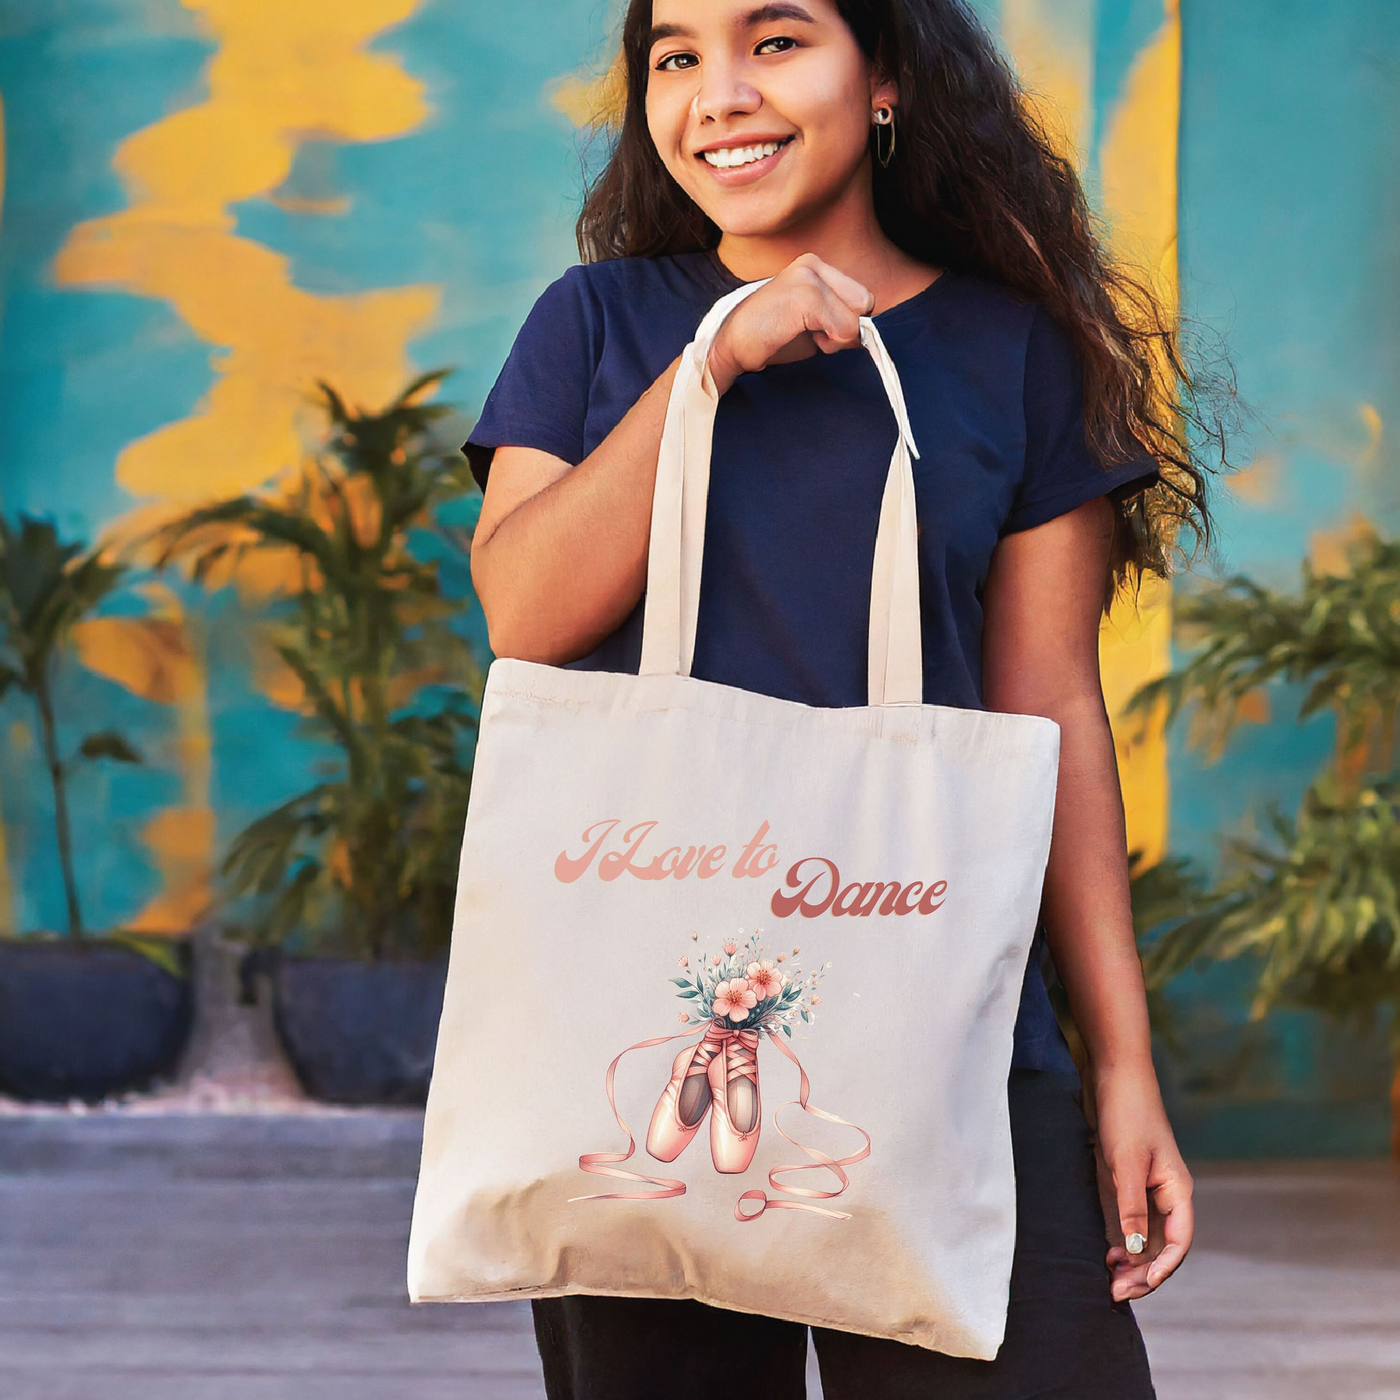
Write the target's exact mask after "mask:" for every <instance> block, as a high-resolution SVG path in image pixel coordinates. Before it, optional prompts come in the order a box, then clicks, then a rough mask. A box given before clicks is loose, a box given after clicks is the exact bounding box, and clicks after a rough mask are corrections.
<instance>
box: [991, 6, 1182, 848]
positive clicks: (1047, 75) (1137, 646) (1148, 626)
mask: <svg viewBox="0 0 1400 1400" xmlns="http://www.w3.org/2000/svg"><path fill="white" fill-rule="evenodd" d="M1094 18H1095V6H1094V4H1093V0H1005V3H1004V5H1003V14H1002V31H1003V39H1004V41H1005V43H1006V46H1007V49H1008V51H1009V53H1010V54H1011V57H1012V60H1013V62H1014V63H1015V65H1016V68H1017V71H1018V73H1020V75H1021V77H1022V80H1023V81H1024V82H1025V83H1026V84H1027V85H1028V86H1029V87H1030V88H1031V90H1032V93H1033V95H1034V101H1035V105H1036V109H1037V112H1038V113H1039V114H1040V115H1041V116H1042V118H1043V120H1044V121H1045V124H1046V127H1047V129H1048V130H1049V131H1050V132H1051V133H1052V135H1058V136H1059V138H1060V139H1061V141H1062V142H1063V143H1064V145H1065V146H1066V147H1067V153H1068V154H1070V155H1072V156H1073V157H1075V158H1076V159H1078V160H1079V161H1080V162H1081V165H1082V161H1083V153H1084V152H1086V151H1087V150H1088V149H1089V146H1090V136H1091V133H1092V122H1093V116H1094V112H1093V81H1094V62H1093V46H1094ZM1180 107H1181V17H1180V13H1179V11H1178V8H1177V4H1176V0H1164V6H1163V19H1162V24H1161V26H1160V27H1159V29H1158V31H1157V32H1156V34H1154V36H1153V37H1152V39H1151V40H1150V41H1149V42H1148V43H1147V44H1146V45H1145V46H1144V47H1143V49H1142V51H1141V52H1140V53H1139V54H1138V56H1137V58H1136V60H1135V61H1134V63H1133V65H1132V67H1131V69H1130V71H1129V73H1128V76H1127V79H1126V81H1125V83H1124V86H1123V91H1122V95H1121V96H1120V98H1119V99H1118V101H1117V102H1116V103H1115V105H1114V108H1113V110H1112V112H1111V113H1110V114H1109V117H1108V121H1107V123H1106V131H1105V136H1104V140H1103V143H1102V147H1101V150H1100V174H1101V177H1102V182H1103V206H1102V211H1101V212H1102V213H1103V215H1104V217H1105V219H1106V221H1107V223H1108V225H1109V227H1110V229H1111V232H1112V237H1113V243H1114V248H1115V250H1116V251H1117V252H1118V253H1119V254H1120V255H1121V256H1124V257H1126V258H1128V259H1129V260H1130V261H1132V262H1134V263H1136V264H1138V265H1139V266H1141V267H1142V268H1144V270H1146V271H1147V273H1148V274H1149V275H1150V276H1151V277H1152V278H1153V279H1154V282H1155V284H1156V287H1157V290H1158V292H1159V293H1160V294H1161V295H1162V296H1163V297H1164V299H1165V300H1166V302H1167V304H1168V306H1169V308H1171V309H1173V310H1174V309H1175V307H1176V305H1177V298H1178V289H1177V266H1176V249H1177V244H1176V236H1177V158H1178V130H1179V125H1180ZM1057 113H1058V115H1056V114H1057ZM1170 643H1171V590H1170V588H1169V587H1168V586H1167V585H1166V584H1162V583H1156V582H1152V583H1149V584H1148V585H1146V586H1145V587H1144V588H1143V590H1142V593H1141V596H1140V598H1139V600H1138V605H1137V607H1136V608H1135V607H1134V606H1133V605H1132V604H1131V603H1129V602H1126V601H1124V602H1120V603H1119V604H1118V605H1116V606H1115V607H1114V609H1113V612H1112V614H1111V616H1110V617H1109V618H1107V619H1106V620H1105V622H1104V626H1103V630H1102V632H1101V634H1100V648H1099V653H1100V666H1101V668H1102V672H1103V686H1104V699H1105V701H1106V703H1107V705H1108V710H1109V715H1110V717H1111V719H1112V722H1113V732H1114V743H1115V747H1116V749H1117V752H1118V762H1119V772H1120V776H1121V779H1122V784H1123V803H1124V808H1125V811H1126V815H1127V823H1128V844H1129V849H1130V850H1134V851H1142V852H1143V854H1144V856H1145V858H1146V860H1147V861H1148V862H1149V863H1153V862H1155V861H1158V860H1160V859H1161V858H1162V856H1163V855H1165V853H1166V849H1167V839H1168V819H1169V804H1170V790H1169V782H1168V768H1167V759H1168V753H1167V740H1166V734H1165V730H1164V727H1163V725H1162V723H1161V721H1160V720H1159V719H1154V720H1152V721H1151V722H1148V723H1146V724H1144V723H1142V722H1141V721H1138V720H1128V719H1127V718H1126V716H1125V715H1124V713H1123V710H1124V706H1125V705H1126V703H1127V700H1128V698H1129V697H1130V696H1131V695H1132V694H1133V693H1134V692H1135V691H1136V690H1137V689H1138V687H1139V686H1141V685H1142V684H1143V683H1144V682H1146V681H1148V680H1150V679H1152V678H1153V677H1155V676H1158V675H1161V674H1163V672H1165V671H1166V670H1167V669H1168V668H1169V666H1170V664H1171V645H1170Z"/></svg>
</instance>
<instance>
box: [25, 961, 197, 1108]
mask: <svg viewBox="0 0 1400 1400" xmlns="http://www.w3.org/2000/svg"><path fill="white" fill-rule="evenodd" d="M193 1009H194V1003H193V997H192V996H191V992H190V981H189V978H188V977H175V976H173V975H172V974H171V973H169V972H167V971H166V970H165V969H164V968H161V967H157V966H156V964H155V963H153V962H152V961H151V960H150V959H149V958H145V957H142V956H141V954H140V953H136V952H133V951H132V950H131V949H130V948H124V947H122V946H121V945H120V944H116V943H103V942H90V943H88V944H87V945H86V947H85V948H83V949H78V948H76V947H75V946H74V945H73V944H72V943H69V942H57V941H50V940H48V939H43V940H40V939H0V1089H3V1090H4V1091H5V1092H6V1093H8V1094H13V1095H14V1096H16V1097H17V1098H22V1099H44V1100H49V1101H56V1102H67V1101H68V1100H69V1099H86V1100H87V1101H89V1102H95V1101H96V1100H98V1099H103V1098H106V1097H107V1095H109V1094H115V1093H120V1092H122V1091H123V1090H127V1089H140V1088H144V1087H145V1086H146V1085H147V1084H149V1083H150V1081H151V1080H152V1079H154V1078H155V1077H156V1076H157V1075H159V1074H162V1073H164V1072H165V1071H166V1070H169V1069H170V1068H171V1067H172V1066H173V1065H174V1063H175V1060H176V1058H177V1057H178V1055H179V1053H180V1051H181V1049H182V1048H183V1046H184V1044H185V1040H186V1039H187V1037H188V1036H189V1030H190V1021H191V1019H192V1013H193Z"/></svg>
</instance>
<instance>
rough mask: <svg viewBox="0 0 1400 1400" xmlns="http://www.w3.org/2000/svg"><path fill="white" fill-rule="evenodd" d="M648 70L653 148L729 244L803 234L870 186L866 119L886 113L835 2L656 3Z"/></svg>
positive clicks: (884, 95) (886, 99) (883, 94)
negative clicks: (879, 110) (857, 187)
mask: <svg viewBox="0 0 1400 1400" xmlns="http://www.w3.org/2000/svg"><path fill="white" fill-rule="evenodd" d="M648 62H649V72H648V74H647V125H648V127H649V128H650V131H651V138H652V140H653V141H654V142H655V143H656V149H657V151H658V152H659V153H660V155H661V159H662V160H663V161H664V162H665V163H666V168H667V170H669V171H670V172H671V174H672V176H673V177H674V178H675V180H676V182H677V183H678V184H679V185H680V187H681V188H682V189H683V190H684V191H685V192H686V194H688V195H689V196H690V197H691V199H693V200H694V201H695V203H696V204H698V205H699V206H700V208H701V209H702V210H703V211H704V212H705V213H706V214H707V215H709V217H710V218H711V219H712V220H714V222H715V223H716V224H717V225H719V227H720V229H721V230H722V231H723V232H724V233H726V234H729V235H732V236H735V237H742V238H752V237H762V236H764V235H771V234H781V233H786V232H789V231H791V230H793V229H796V228H799V227H801V226H802V225H803V224H804V223H806V222H807V221H808V220H810V219H812V218H813V217H815V216H819V215H820V214H821V213H822V212H823V211H825V210H826V209H829V208H830V207H832V206H833V205H835V204H836V203H837V202H838V201H839V200H840V199H841V198H842V197H843V196H844V195H846V194H848V193H849V191H850V190H851V188H852V185H853V182H854V181H855V180H856V179H857V177H858V176H860V177H861V178H862V179H863V180H864V179H867V178H868V177H866V175H865V173H864V172H865V162H866V161H867V159H868V151H869V145H868V142H869V139H870V125H871V119H872V113H873V111H874V109H875V108H876V107H877V106H882V105H883V106H889V107H890V108H893V106H894V89H893V86H892V85H891V84H889V83H884V82H878V81H876V80H875V79H874V78H873V77H872V73H871V67H870V64H869V62H868V61H867V59H866V57H865V55H864V54H863V53H862V52H861V50H860V46H859V45H858V44H857V43H856V40H855V36H854V35H853V34H852V33H851V31H850V30H849V29H848V28H847V27H846V24H845V21H844V20H842V18H841V16H840V14H839V13H838V11H837V9H836V5H835V3H834V0H779V3H769V4H762V3H759V0H653V3H652V35H651V45H650V52H649V60H648ZM866 188H867V189H868V185H867V186H866Z"/></svg>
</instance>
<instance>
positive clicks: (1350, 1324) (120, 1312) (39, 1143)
mask: <svg viewBox="0 0 1400 1400" xmlns="http://www.w3.org/2000/svg"><path fill="white" fill-rule="evenodd" d="M417 1137H418V1120H417V1118H416V1117H415V1116H414V1115H412V1114H394V1113H382V1114H374V1113H371V1114H346V1115H324V1116H315V1117H305V1116H303V1117H294V1116H289V1117H272V1116H263V1117H230V1116H226V1115H225V1116H220V1115H208V1116H201V1117H192V1116H179V1115H165V1116H160V1117H153V1116H146V1117H143V1116H139V1115H132V1114H100V1115H91V1116H87V1117H76V1118H75V1117H69V1116H63V1115H54V1116H28V1115H25V1116H15V1117H0V1397H3V1400H400V1397H407V1396H412V1397H413V1400H447V1397H452V1400H542V1394H543V1392H542V1388H541V1386H540V1382H539V1377H538V1373H537V1370H536V1365H535V1361H534V1354H533V1348H532V1345H531V1338H530V1333H529V1314H528V1312H527V1310H526V1309H525V1308H523V1307H516V1306H499V1307H497V1306H492V1307H455V1306H445V1307H422V1308H410V1307H409V1306H408V1304H407V1302H406V1301H405V1298H404V1287H403V1255H404V1242H405V1237H406V1231H407V1222H408V1212H409V1207H410V1203H411V1199H412V1177H413V1173H414V1171H415V1169H416V1166H417ZM1201 1175H1202V1180H1201V1187H1200V1206H1201V1229H1200V1236H1199V1238H1200V1243H1199V1245H1198V1247H1197V1252H1196V1253H1195V1254H1193V1256H1192V1258H1191V1260H1190V1261H1189V1263H1188V1265H1187V1269H1186V1271H1185V1272H1184V1273H1183V1275H1182V1276H1181V1277H1180V1278H1179V1279H1177V1280H1175V1281H1174V1283H1173V1285H1172V1286H1170V1287H1169V1288H1167V1289H1164V1290H1163V1292H1162V1294H1161V1295H1160V1296H1158V1297H1157V1298H1154V1299H1151V1300H1149V1301H1148V1302H1147V1303H1146V1304H1144V1305H1142V1306H1141V1307H1140V1312H1139V1315H1140V1317H1141V1318H1142V1322H1143V1326H1144V1329H1145V1330H1146V1332H1147V1333H1148V1341H1149V1345H1150V1347H1151V1349H1152V1353H1153V1357H1154V1361H1155V1365H1156V1370H1157V1377H1158V1390H1159V1394H1160V1396H1161V1400H1265V1397H1268V1400H1400V1174H1397V1173H1396V1172H1395V1171H1394V1170H1393V1169H1391V1168H1390V1167H1389V1166H1388V1165H1387V1164H1384V1163H1356V1164H1343V1163H1331V1164H1322V1165H1317V1166H1293V1165H1289V1166H1272V1167H1266V1168H1258V1167H1255V1168H1250V1169H1239V1168H1234V1169H1226V1168H1215V1169H1212V1170H1206V1171H1204V1172H1202V1174H1201ZM813 1394H814V1395H815V1394H817V1391H816V1388H815V1387H814V1388H813ZM658 1400H664V1397H662V1396H660V1394H658Z"/></svg>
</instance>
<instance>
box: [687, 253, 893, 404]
mask: <svg viewBox="0 0 1400 1400" xmlns="http://www.w3.org/2000/svg"><path fill="white" fill-rule="evenodd" d="M874 303H875V298H874V297H873V295H872V294H871V293H870V291H869V289H868V288H866V287H863V286H862V285H861V284H860V283H859V282H857V281H856V280H855V278H853V277H848V276H847V275H846V274H845V273H844V272H841V271H839V270H838V269H836V268H834V267H832V266H830V264H828V263H824V262H822V260H821V259H820V258H818V257H816V256H815V255H813V254H811V253H804V254H802V256H801V257H798V258H794V259H793V261H792V262H791V263H789V264H788V265H787V267H785V268H784V269H783V270H782V271H781V272H780V273H778V275H777V276H776V277H774V278H773V280H772V281H771V282H770V283H769V284H768V285H767V286H765V287H762V288H760V289H759V290H758V291H757V292H755V293H754V295H753V296H751V297H750V298H749V299H748V300H747V301H746V302H744V303H743V305H741V306H739V307H737V308H736V309H735V311H734V313H733V315H732V316H730V317H729V318H728V320H726V321H725V323H724V325H723V326H721V327H720V330H719V334H718V335H717V336H716V337H715V342H714V345H713V347H712V348H711V351H710V369H711V372H712V374H713V375H714V378H715V384H716V386H717V387H718V389H719V391H720V392H721V393H724V392H725V391H726V390H727V389H728V388H729V385H730V384H731V383H732V382H733V381H734V379H735V378H736V377H737V376H738V375H740V374H743V373H745V372H746V371H751V370H760V369H763V368H764V367H765V366H766V365H772V364H786V363H789V362H791V361H793V360H801V359H805V358H807V356H809V355H812V354H814V353H816V352H817V351H821V352H822V353H824V354H828V355H829V354H832V353H833V352H835V351H837V350H848V349H851V348H852V347H854V346H856V345H859V344H860V318H861V317H862V316H863V315H866V314H867V313H868V312H869V311H870V310H871V308H872V307H873V306H874Z"/></svg>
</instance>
